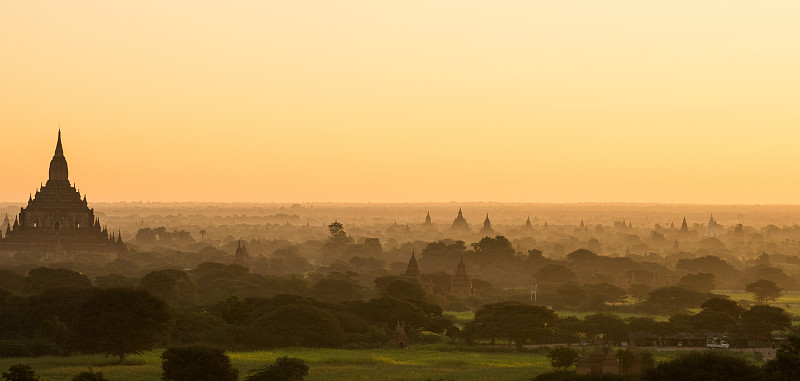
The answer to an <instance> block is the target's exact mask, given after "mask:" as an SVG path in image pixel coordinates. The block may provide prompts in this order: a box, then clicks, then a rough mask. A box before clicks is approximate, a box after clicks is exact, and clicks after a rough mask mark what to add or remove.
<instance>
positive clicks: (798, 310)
mask: <svg viewBox="0 0 800 381" xmlns="http://www.w3.org/2000/svg"><path fill="white" fill-rule="evenodd" d="M712 292H713V293H715V294H720V295H725V296H727V297H729V298H731V300H747V301H750V302H753V293H752V292H747V291H743V290H714V291H712ZM769 305H771V306H775V307H780V308H783V309H784V310H786V311H787V312H789V313H792V314H795V315H798V316H800V291H787V292H786V293H784V294H783V296H781V297H780V298H778V300H776V301H774V302H770V303H769ZM794 323H795V325H797V324H798V323H800V322H797V321H795V322H794Z"/></svg>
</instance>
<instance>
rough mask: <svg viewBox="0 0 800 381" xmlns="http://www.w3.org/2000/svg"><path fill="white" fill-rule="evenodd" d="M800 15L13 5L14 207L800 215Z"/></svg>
mask: <svg viewBox="0 0 800 381" xmlns="http://www.w3.org/2000/svg"><path fill="white" fill-rule="evenodd" d="M798 14H800V2H798V1H796V0H792V1H780V0H775V1H768V2H755V1H736V0H725V1H698V0H692V1H684V0H676V1H669V2H666V1H663V2H654V1H641V0H630V1H627V0H626V1H620V0H604V1H570V0H559V1H553V0H547V1H545V0H525V1H511V0H510V1H470V0H441V1H431V0H424V1H416V0H403V1H357V0H348V1H338V0H337V1H302V0H298V1H232V2H220V1H68V2H67V1H36V2H34V1H12V0H0V149H2V153H3V155H2V156H3V158H4V159H5V160H4V164H3V165H1V166H0V201H18V202H22V201H25V200H27V197H28V194H29V193H31V192H34V191H35V190H36V188H37V187H38V186H39V184H40V183H41V182H44V181H46V180H47V170H48V165H49V161H50V158H51V157H52V155H53V149H54V147H55V141H56V134H57V131H58V129H59V126H60V128H61V130H62V133H63V144H64V150H65V155H66V157H67V161H68V163H69V169H70V179H71V180H72V181H73V182H74V183H76V185H77V186H78V188H80V190H81V192H82V193H86V194H87V195H88V199H89V201H90V202H91V201H232V202H313V201H320V202H321V201H325V202H449V201H496V202H664V203H738V204H770V203H772V204H775V203H778V204H783V203H785V204H800V180H798V176H797V175H798V169H797V167H798V163H800V149H798V143H800V70H798V69H797V68H798V67H800V38H798V36H800V23H798V22H797V15H798Z"/></svg>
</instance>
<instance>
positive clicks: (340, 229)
mask: <svg viewBox="0 0 800 381" xmlns="http://www.w3.org/2000/svg"><path fill="white" fill-rule="evenodd" d="M328 231H329V232H330V236H329V237H328V244H327V247H328V249H329V251H333V252H334V253H336V254H339V253H341V252H342V251H343V250H344V249H345V247H347V246H348V245H350V244H352V243H353V237H348V236H347V233H346V232H345V231H344V226H343V225H342V223H341V222H339V221H334V222H333V223H332V224H330V225H328Z"/></svg>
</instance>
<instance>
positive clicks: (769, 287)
mask: <svg viewBox="0 0 800 381" xmlns="http://www.w3.org/2000/svg"><path fill="white" fill-rule="evenodd" d="M744 289H745V290H746V291H747V292H752V293H753V294H755V295H753V299H755V301H756V302H758V303H766V302H769V301H771V300H776V299H778V298H780V297H781V295H783V289H782V288H780V287H778V285H776V284H775V282H773V281H771V280H766V279H759V280H757V281H755V282H753V283H748V284H747V285H746V286H745V288H744Z"/></svg>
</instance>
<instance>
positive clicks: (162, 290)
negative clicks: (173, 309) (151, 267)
mask: <svg viewBox="0 0 800 381" xmlns="http://www.w3.org/2000/svg"><path fill="white" fill-rule="evenodd" d="M140 283H141V285H142V288H143V289H145V290H146V291H147V292H149V293H150V294H151V295H153V296H155V297H157V298H159V299H161V300H163V301H165V302H168V303H172V304H182V305H191V304H192V301H193V300H194V298H195V297H196V290H197V285H195V283H194V282H193V281H192V280H191V279H190V278H189V275H188V274H186V273H185V272H183V271H180V270H172V269H168V270H159V271H153V272H150V273H148V274H147V275H145V276H144V277H143V278H142V280H141V281H140Z"/></svg>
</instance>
